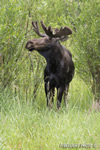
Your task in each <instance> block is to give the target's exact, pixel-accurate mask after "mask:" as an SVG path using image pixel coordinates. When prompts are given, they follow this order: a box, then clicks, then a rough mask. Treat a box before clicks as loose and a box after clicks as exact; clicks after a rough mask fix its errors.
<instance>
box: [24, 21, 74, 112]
mask: <svg viewBox="0 0 100 150" xmlns="http://www.w3.org/2000/svg"><path fill="white" fill-rule="evenodd" d="M32 25H33V29H34V31H35V32H36V33H37V35H39V36H40V37H42V38H38V39H31V40H29V41H28V42H27V43H26V49H28V50H29V51H33V50H36V51H38V52H39V53H40V54H41V55H42V56H44V58H45V59H46V62H47V65H46V68H45V70H44V82H45V93H46V97H47V106H49V107H52V105H53V101H54V93H55V88H56V89H57V108H58V109H59V108H60V106H61V101H62V96H63V94H64V103H65V105H67V94H68V89H69V83H70V82H71V80H72V78H73V75H74V70H75V67H74V63H73V61H72V54H71V52H70V51H69V50H68V49H66V48H65V47H64V46H63V45H61V44H60V41H65V40H67V39H68V35H70V34H72V30H71V29H70V28H68V27H66V26H65V27H61V28H60V29H58V28H51V26H49V27H46V26H45V24H44V23H43V21H41V26H42V28H43V30H44V32H45V34H42V33H40V31H39V27H38V23H37V22H32Z"/></svg>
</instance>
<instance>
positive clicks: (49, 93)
mask: <svg viewBox="0 0 100 150" xmlns="http://www.w3.org/2000/svg"><path fill="white" fill-rule="evenodd" d="M54 92H55V89H54V88H50V83H49V82H47V83H45V93H46V97H47V106H49V107H52V106H53V101H54Z"/></svg>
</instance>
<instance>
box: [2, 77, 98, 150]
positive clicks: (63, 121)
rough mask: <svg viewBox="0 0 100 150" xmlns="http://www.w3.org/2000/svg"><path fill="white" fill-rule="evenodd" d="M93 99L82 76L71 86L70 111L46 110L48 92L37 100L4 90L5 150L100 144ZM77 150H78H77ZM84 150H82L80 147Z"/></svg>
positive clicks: (3, 130) (63, 108)
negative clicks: (92, 106) (92, 105)
mask: <svg viewBox="0 0 100 150" xmlns="http://www.w3.org/2000/svg"><path fill="white" fill-rule="evenodd" d="M92 99H93V96H92V94H91V92H90V90H89V88H88V87H87V86H86V85H85V83H84V82H83V81H81V80H80V79H79V78H78V77H75V78H74V80H73V81H72V83H71V85H70V90H69V95H68V109H67V110H66V108H65V107H64V103H63V102H62V107H61V109H60V111H58V110H57V109H56V100H55V104H54V107H53V109H51V110H48V109H47V108H46V98H45V95H44V89H43V88H41V89H40V90H39V91H38V96H37V98H36V99H35V100H34V103H33V101H32V100H31V99H29V100H28V101H26V99H25V97H22V96H21V97H18V95H17V96H15V95H13V92H11V91H10V90H8V88H6V89H5V90H4V91H0V149H1V150H58V149H59V150H60V149H61V148H60V146H59V145H60V144H96V145H97V146H98V145H99V144H100V113H99V112H95V111H91V110H90V108H91V104H92ZM76 149H77V148H76ZM79 149H80V148H79Z"/></svg>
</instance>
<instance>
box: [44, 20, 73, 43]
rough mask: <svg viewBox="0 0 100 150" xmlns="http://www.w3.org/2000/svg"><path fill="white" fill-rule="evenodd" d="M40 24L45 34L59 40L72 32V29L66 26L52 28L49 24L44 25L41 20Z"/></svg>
mask: <svg viewBox="0 0 100 150" xmlns="http://www.w3.org/2000/svg"><path fill="white" fill-rule="evenodd" d="M41 25H42V28H43V30H44V31H45V33H46V35H48V36H49V37H51V38H58V39H60V40H63V39H65V40H66V39H67V38H68V35H70V34H72V30H71V29H70V28H68V27H66V26H65V27H64V28H63V27H61V28H60V29H58V28H56V29H55V30H52V28H51V26H49V27H46V26H45V24H44V23H43V21H41Z"/></svg>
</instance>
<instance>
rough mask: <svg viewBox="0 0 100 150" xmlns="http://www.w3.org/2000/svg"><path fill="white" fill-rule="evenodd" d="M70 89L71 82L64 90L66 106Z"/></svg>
mask: <svg viewBox="0 0 100 150" xmlns="http://www.w3.org/2000/svg"><path fill="white" fill-rule="evenodd" d="M68 89H69V84H68V85H67V86H66V88H65V91H64V103H65V106H67V95H68Z"/></svg>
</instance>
